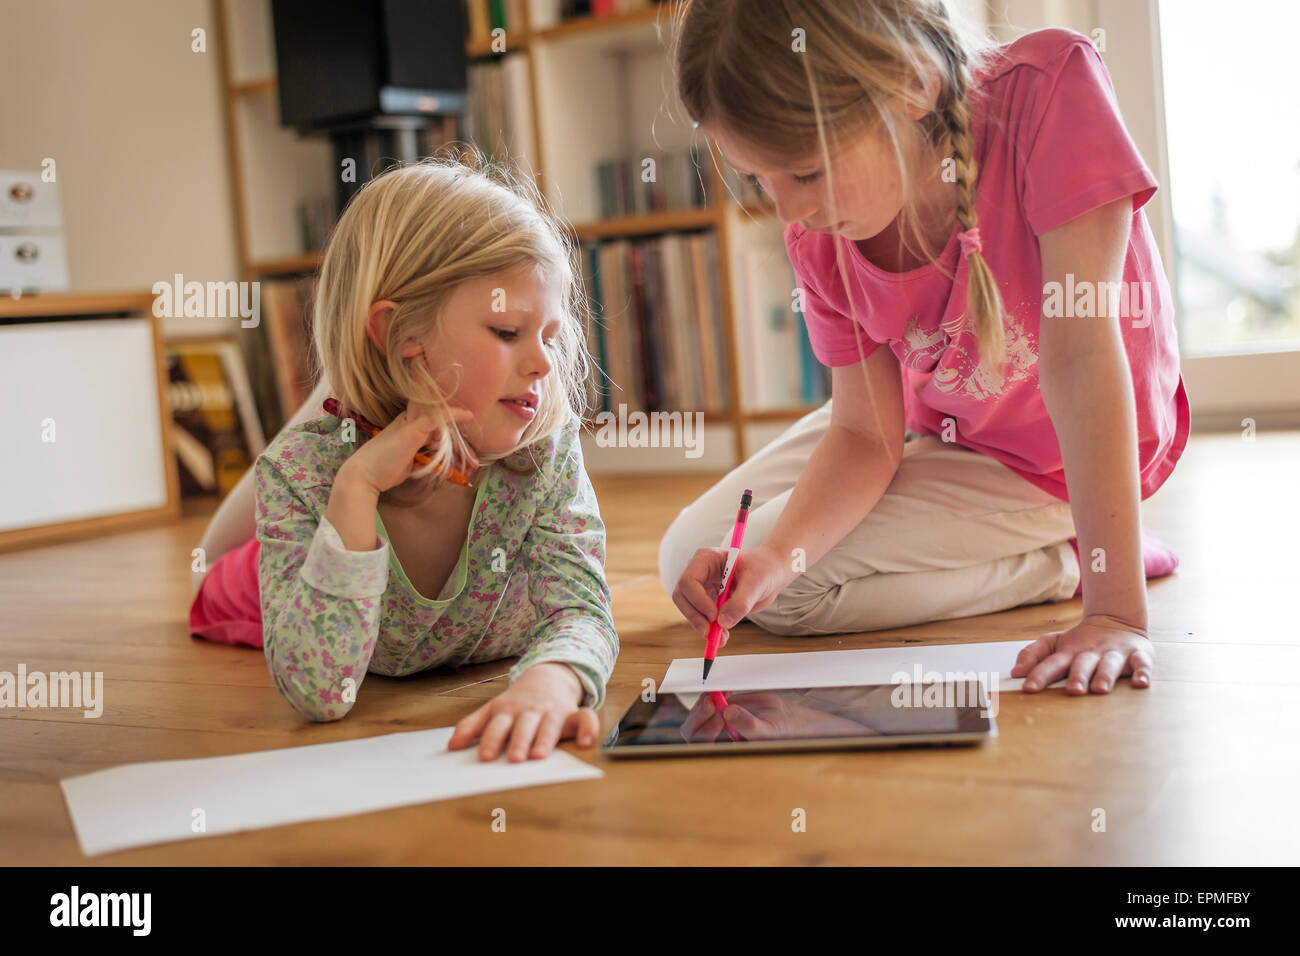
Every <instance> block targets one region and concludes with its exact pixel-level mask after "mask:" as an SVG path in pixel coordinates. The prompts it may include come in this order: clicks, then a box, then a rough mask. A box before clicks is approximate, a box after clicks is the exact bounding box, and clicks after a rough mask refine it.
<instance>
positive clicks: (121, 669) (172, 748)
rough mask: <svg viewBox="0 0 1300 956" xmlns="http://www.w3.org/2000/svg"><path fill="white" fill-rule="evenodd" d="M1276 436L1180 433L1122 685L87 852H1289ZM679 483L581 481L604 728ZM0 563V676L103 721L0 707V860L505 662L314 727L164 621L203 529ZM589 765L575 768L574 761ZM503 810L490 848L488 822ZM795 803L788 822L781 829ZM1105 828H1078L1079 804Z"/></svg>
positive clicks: (415, 858)
mask: <svg viewBox="0 0 1300 956" xmlns="http://www.w3.org/2000/svg"><path fill="white" fill-rule="evenodd" d="M1297 474H1300V433H1297V432H1289V433H1261V434H1259V435H1258V436H1257V438H1256V440H1255V441H1254V442H1245V441H1243V440H1242V439H1241V438H1240V437H1239V436H1237V435H1235V434H1232V435H1222V436H1219V435H1210V436H1198V437H1196V438H1194V439H1193V441H1192V443H1191V446H1190V447H1189V449H1188V451H1187V453H1186V455H1185V456H1184V458H1183V460H1182V462H1181V463H1180V464H1179V466H1178V469H1177V470H1176V472H1175V473H1174V475H1173V477H1172V478H1171V479H1170V481H1169V483H1168V484H1167V485H1166V486H1165V487H1164V488H1162V489H1161V490H1160V492H1159V493H1157V495H1156V496H1155V497H1154V498H1152V499H1151V500H1150V501H1149V502H1147V503H1145V505H1144V508H1145V524H1146V526H1147V527H1148V528H1149V529H1151V530H1152V531H1154V532H1155V533H1156V534H1157V535H1159V536H1161V537H1162V538H1164V539H1165V540H1166V541H1167V542H1168V543H1169V544H1170V545H1171V546H1172V547H1173V548H1174V549H1175V550H1176V551H1177V552H1178V553H1179V555H1180V557H1181V558H1182V561H1183V564H1182V568H1181V569H1180V570H1179V572H1178V573H1177V574H1176V575H1174V576H1173V577H1171V578H1166V579H1164V580H1162V581H1157V582H1154V583H1153V584H1152V585H1151V586H1150V619H1151V624H1152V637H1153V639H1154V640H1155V641H1156V642H1157V649H1158V653H1159V659H1158V661H1157V668H1156V679H1155V682H1154V684H1153V686H1152V687H1151V688H1150V689H1149V690H1145V691H1136V690H1133V689H1132V688H1130V687H1129V686H1128V683H1127V682H1126V681H1125V682H1122V683H1121V685H1120V686H1119V687H1117V689H1116V690H1115V691H1114V692H1113V693H1112V694H1110V695H1109V696H1089V697H1080V698H1075V697H1069V696H1067V695H1066V694H1065V693H1064V692H1063V691H1060V690H1049V691H1046V692H1044V693H1042V694H1039V695H1036V696H1030V695H1021V694H1006V695H1004V696H1003V697H1002V700H1001V702H1000V708H1001V709H1000V712H999V714H998V723H999V727H1000V732H1001V735H1000V736H999V737H998V739H997V740H995V741H993V742H992V743H990V744H988V745H986V746H983V747H980V748H971V749H943V750H913V751H900V752H892V753H891V752H847V753H817V754H796V755H781V756H758V755H756V756H749V757H729V758H691V759H677V760H645V761H630V762H626V763H623V762H619V763H614V762H604V769H605V777H604V779H603V780H598V781H588V782H581V783H573V784H562V785H555V786H549V787H539V788H533V789H528V790H516V791H510V792H505V793H497V794H488V795H485V796H480V797H469V798H465V799H459V800H452V801H447V802H442V803H432V804H424V805H421V806H413V807H405V808H401V809H396V810H389V811H384V812H378V813H370V814H365V815H362V816H356V817H349V818H346V819H340V820H332V821H325V822H317V823H308V824H302V825H296V826H286V827H278V828H275V829H270V830H261V831H257V832H252V833H245V834H237V835H232V836H220V837H209V838H204V839H198V840H189V841H184V842H180V843H174V844H168V845H163V846H154V847H147V848H143V849H139V850H133V851H126V852H121V853H115V854H109V855H106V856H102V857H96V858H94V859H93V860H91V861H89V862H91V863H95V864H99V863H103V864H238V863H256V864H347V863H359V864H408V863H459V864H480V863H544V864H560V863H649V864H656V863H659V864H681V863H720V864H728V863H735V864H746V863H760V864H761V863H768V864H818V863H864V864H865V863H873V864H904V865H906V864H1007V863H1025V864H1074V863H1082V864H1176V865H1183V864H1229V863H1232V864H1288V865H1292V864H1294V862H1295V860H1296V858H1297V855H1298V854H1300V811H1298V809H1297V808H1300V766H1298V762H1297V757H1296V755H1297V752H1298V750H1300V746H1298V744H1297V741H1300V625H1298V624H1297V613H1296V593H1297V586H1298V585H1300V581H1298V580H1297V570H1296V569H1297V560H1296V551H1297V548H1298V547H1300V519H1298V517H1297V513H1298V509H1297V504H1296V491H1297V484H1296V476H1297ZM708 483H709V482H708V481H707V480H705V479H700V478H695V477H691V478H673V479H663V478H655V479H653V480H644V479H637V480H631V479H605V480H599V481H597V483H596V484H597V491H598V493H599V496H600V501H601V505H602V510H603V512H604V514H605V518H606V522H607V524H608V528H609V562H608V568H609V579H610V584H611V586H612V588H613V591H614V600H615V614H616V618H617V622H618V626H619V632H620V635H621V639H622V654H621V656H620V658H619V663H618V667H617V669H616V670H615V672H614V677H613V680H612V682H611V684H610V688H609V700H608V704H607V706H606V708H605V709H604V711H603V713H602V718H603V721H604V726H605V727H606V728H608V727H610V726H611V725H612V723H613V722H614V721H615V720H617V718H618V716H619V715H620V714H621V713H622V712H623V710H624V709H625V708H626V707H627V706H628V705H629V704H630V703H631V701H632V700H633V699H634V698H635V697H636V696H637V694H638V693H639V691H640V687H641V681H642V679H643V678H646V677H650V678H653V679H654V680H655V681H656V682H657V681H658V680H659V679H660V678H661V677H662V676H663V674H664V671H665V669H666V668H667V665H668V662H669V661H670V660H672V659H673V658H674V657H687V656H698V655H699V654H700V646H699V643H698V641H697V639H696V638H695V637H694V635H693V634H692V633H691V631H690V630H689V629H688V628H687V627H686V625H685V624H684V622H682V621H681V619H680V618H679V616H678V615H677V612H676V610H675V609H674V607H673V606H672V603H671V601H670V600H669V599H668V597H667V596H666V595H665V594H664V593H663V590H662V588H661V587H660V584H659V581H658V577H657V574H656V572H655V555H656V546H657V542H658V539H659V536H660V534H661V532H662V531H663V529H664V528H665V527H666V526H667V524H668V522H669V521H670V520H671V518H672V517H673V516H674V515H675V514H676V511H677V509H678V508H679V507H681V505H682V504H683V503H685V502H686V501H687V500H688V499H689V498H690V497H691V496H692V495H693V494H695V493H697V492H698V491H700V490H702V489H703V488H705V487H706V486H707V485H708ZM204 523H205V521H204V518H203V517H202V516H191V517H188V518H186V519H185V520H183V521H182V522H180V523H178V524H176V525H173V526H170V527H165V528H156V529H152V530H146V531H138V532H133V533H128V534H120V535H116V536H113V537H107V538H100V539H96V540H91V541H85V542H79V543H75V544H68V545H61V546H57V547H49V548H44V549H39V550H32V551H25V552H19V553H12V554H7V555H0V670H8V671H11V672H13V671H16V670H17V666H18V664H19V663H25V664H26V667H27V669H28V670H29V671H35V670H40V671H51V670H66V669H77V670H92V671H94V670H101V671H103V672H104V677H105V687H104V696H105V707H104V713H103V716H102V717H100V718H99V719H97V720H87V719H85V718H83V717H82V716H81V715H80V711H75V712H74V711H60V710H44V711H30V710H4V711H0V720H3V723H0V860H2V861H4V862H11V863H31V864H77V863H82V862H86V860H85V858H84V857H83V856H82V855H81V852H80V850H79V848H78V846H77V843H76V840H75V837H74V836H73V832H72V827H71V822H70V820H69V818H68V813H67V809H66V807H65V805H64V802H63V798H62V793H61V791H60V789H59V786H58V781H59V779H60V778H62V777H67V776H71V775H74V774H79V773H85V772H88V771H91V770H96V769H100V768H104V767H111V766H114V765H117V764H122V763H128V762H134V761H142V760H160V759H171V758H184V757H201V756H215V755H221V754H232V753H239V752H243V751H252V750H264V749H270V748H277V747H288V746H295V745H301V744H307V743H320V742H326V741H333V740H342V739H347V738H353V737H363V736H368V735H374V734H380V733H389V732H394V731H398V730H416V729H423V728H430V727H439V726H446V725H449V724H452V723H454V722H455V721H457V720H458V719H459V718H461V717H462V716H464V715H465V714H467V713H468V712H469V711H470V710H472V709H473V708H474V707H476V706H478V705H479V704H480V703H481V702H482V701H484V700H486V699H487V698H489V697H491V696H492V695H494V694H495V693H497V692H498V691H499V690H500V689H501V688H502V686H503V685H504V677H503V675H504V674H505V673H506V671H507V670H508V667H509V663H510V662H508V661H503V662H500V663H497V664H492V665H485V666H481V667H478V668H474V669H470V670H466V671H462V672H459V673H450V674H427V675H419V676H416V677H413V678H406V679H387V678H383V677H374V676H372V677H369V678H367V680H366V685H365V689H364V692H363V693H362V694H361V695H360V697H359V700H358V702H357V705H356V708H355V709H354V710H353V711H352V713H351V714H350V715H349V716H348V717H347V718H346V719H345V720H343V721H341V722H339V723H335V724H322V725H313V724H310V723H307V722H305V721H303V720H302V719H301V718H300V717H298V716H297V714H295V713H294V712H293V711H292V710H291V709H290V708H289V706H288V705H287V704H286V703H285V702H284V701H283V700H281V699H280V698H279V696H278V695H277V693H276V691H275V690H274V688H273V687H272V685H271V681H270V678H269V676H268V674H267V671H266V667H265V664H264V662H263V658H262V655H261V654H260V653H258V652H256V651H252V650H247V649H241V648H230V647H224V646H219V645H214V644H209V643H206V642H203V641H198V640H193V639H191V638H190V637H189V636H188V633H187V630H186V613H187V609H188V604H189V598H190V549H191V548H193V547H195V546H196V545H197V542H198V539H199V536H200V534H201V533H202V529H203V526H204ZM1080 609H1081V604H1080V602H1079V601H1077V600H1076V601H1073V602H1070V603H1066V604H1054V605H1040V606H1037V607H1030V608H1021V609H1017V610H1014V611H1010V612H1006V613H1003V614H997V615H990V616H986V617H981V618H967V619H963V620H960V621H949V622H945V623H942V624H934V625H928V626H924V627H916V628H910V629H907V630H899V631H889V632H877V633H874V634H868V635H859V636H851V635H843V636H836V637H826V638H777V637H772V636H769V635H764V634H763V633H761V632H760V631H758V630H757V629H756V628H753V627H750V626H745V627H742V628H738V629H737V630H736V632H735V633H734V634H733V638H732V642H731V645H730V648H731V649H734V650H736V651H741V650H742V649H743V650H744V651H748V652H763V651H784V650H794V649H797V650H813V649H831V648H849V647H867V646H879V645H884V644H890V643H899V642H905V641H919V642H933V643H943V642H952V641H966V640H1030V639H1033V638H1035V637H1037V636H1039V634H1040V633H1041V632H1043V631H1045V630H1051V629H1057V628H1060V627H1062V626H1066V625H1068V624H1069V623H1071V622H1072V621H1074V620H1076V619H1077V617H1078V615H1079V613H1080ZM566 746H568V747H569V749H570V750H571V752H575V753H578V754H579V755H580V756H582V757H583V759H587V760H593V761H599V760H600V758H599V757H598V756H594V755H593V754H592V753H591V752H589V751H588V752H581V751H574V750H572V748H571V745H566ZM495 807H503V808H505V809H506V811H507V830H506V832H505V833H494V832H493V831H492V827H491V823H492V816H491V814H492V810H493V808H495ZM795 808H802V809H803V810H804V811H805V813H806V819H807V829H806V832H802V833H795V832H792V829H791V814H792V812H793V811H794V809H795ZM1096 808H1101V809H1103V810H1105V813H1106V824H1107V825H1106V830H1105V832H1094V830H1093V821H1094V818H1095V815H1094V810H1095V809H1096Z"/></svg>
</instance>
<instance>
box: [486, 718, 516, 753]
mask: <svg viewBox="0 0 1300 956" xmlns="http://www.w3.org/2000/svg"><path fill="white" fill-rule="evenodd" d="M514 722H515V715H514V714H510V713H506V712H505V711H498V712H497V713H496V714H494V715H493V717H492V719H491V720H489V721H488V725H487V728H486V729H485V730H484V731H483V739H482V740H481V741H479V745H478V756H479V759H480V760H496V759H497V755H498V754H500V753H501V744H502V743H503V742H504V741H505V739H506V734H508V733H509V732H510V726H511V725H512V724H513V723H514Z"/></svg>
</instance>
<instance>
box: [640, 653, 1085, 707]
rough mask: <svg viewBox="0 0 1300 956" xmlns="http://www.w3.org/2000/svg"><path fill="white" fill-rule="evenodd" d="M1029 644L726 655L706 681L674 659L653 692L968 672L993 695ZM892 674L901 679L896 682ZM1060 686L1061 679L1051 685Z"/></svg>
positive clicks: (1008, 685)
mask: <svg viewBox="0 0 1300 956" xmlns="http://www.w3.org/2000/svg"><path fill="white" fill-rule="evenodd" d="M1031 643H1033V642H1032V641H997V642H994V643H987V642H986V643H977V644H908V645H905V646H903V647H868V648H862V649H859V650H850V651H799V652H796V653H792V654H726V653H720V654H719V655H718V657H717V659H716V660H715V661H714V662H713V669H712V670H711V671H710V672H709V679H708V681H707V682H706V681H704V680H703V679H702V674H703V668H704V658H702V657H689V658H686V657H679V658H677V659H676V660H674V661H673V662H672V663H671V664H670V665H669V666H668V673H667V674H665V675H664V680H663V683H662V684H661V685H660V686H659V692H660V693H663V694H669V693H688V692H694V693H699V692H701V691H705V690H779V689H781V688H785V687H840V686H845V687H856V686H861V685H864V684H895V683H900V682H901V681H902V680H906V681H909V682H915V681H919V682H921V683H926V682H928V681H930V680H932V679H933V677H927V676H926V675H934V674H937V675H939V676H940V678H941V679H957V675H962V674H970V673H972V672H973V673H974V674H975V675H976V676H977V677H979V678H980V679H982V680H985V681H986V686H990V689H991V684H992V678H993V676H994V675H997V689H998V690H999V691H1015V690H1020V688H1021V685H1023V684H1024V682H1025V679H1024V678H1023V677H1008V676H1007V675H1008V674H1010V673H1011V668H1012V666H1013V665H1014V664H1015V663H1016V655H1017V654H1019V653H1020V650H1021V648H1023V647H1026V646H1028V645H1029V644H1031ZM898 675H905V677H900V676H898ZM1062 683H1064V678H1062V679H1061V680H1059V681H1057V682H1056V683H1055V684H1053V685H1051V686H1053V687H1055V686H1056V685H1057V684H1062Z"/></svg>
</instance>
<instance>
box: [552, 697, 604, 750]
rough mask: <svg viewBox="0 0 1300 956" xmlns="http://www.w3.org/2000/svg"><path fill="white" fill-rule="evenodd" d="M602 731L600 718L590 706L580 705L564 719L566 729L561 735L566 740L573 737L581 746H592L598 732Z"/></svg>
mask: <svg viewBox="0 0 1300 956" xmlns="http://www.w3.org/2000/svg"><path fill="white" fill-rule="evenodd" d="M599 731H600V718H599V717H597V716H596V712H595V711H594V710H592V709H591V708H590V707H579V708H578V709H577V710H575V711H573V713H571V714H569V715H568V716H567V717H566V718H565V719H564V730H563V731H562V732H561V736H563V737H564V739H565V740H568V739H569V738H570V737H571V738H573V739H574V740H575V741H576V742H577V744H578V746H579V747H590V746H591V745H592V744H593V743H595V742H596V734H597V733H598V732H599Z"/></svg>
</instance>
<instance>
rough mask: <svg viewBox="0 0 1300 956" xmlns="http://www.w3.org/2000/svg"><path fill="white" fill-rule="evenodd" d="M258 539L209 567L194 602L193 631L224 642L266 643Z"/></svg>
mask: <svg viewBox="0 0 1300 956" xmlns="http://www.w3.org/2000/svg"><path fill="white" fill-rule="evenodd" d="M258 550H259V545H258V541H257V539H256V538H250V539H249V540H248V541H247V542H246V543H245V544H242V545H240V546H239V547H238V548H235V550H233V551H228V552H226V553H225V554H223V555H222V556H221V557H219V558H217V560H216V562H215V563H214V564H213V565H212V567H211V568H210V569H209V570H208V574H207V577H205V578H204V579H203V583H202V584H201V585H200V586H199V593H198V594H196V595H195V596H194V603H193V604H191V605H190V634H191V635H193V636H194V637H202V638H205V639H206V640H209V641H216V642H218V643H220V644H247V645H248V646H249V647H261V646H262V601H261V598H260V596H259V595H258V589H257V555H258Z"/></svg>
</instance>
